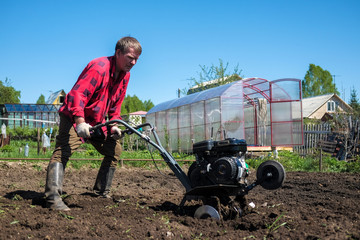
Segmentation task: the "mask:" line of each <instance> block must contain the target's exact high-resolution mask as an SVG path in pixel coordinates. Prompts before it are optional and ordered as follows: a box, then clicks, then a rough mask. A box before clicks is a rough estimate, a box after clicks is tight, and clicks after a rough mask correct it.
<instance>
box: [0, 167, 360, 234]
mask: <svg viewBox="0 0 360 240" xmlns="http://www.w3.org/2000/svg"><path fill="white" fill-rule="evenodd" d="M46 165H47V163H44V164H39V163H37V164H33V163H14V162H0V178H1V181H0V182H1V183H0V230H1V231H0V239H264V238H266V239H359V238H360V221H359V218H360V206H359V203H360V201H359V199H360V174H337V173H304V172H289V173H287V177H286V181H285V184H284V186H283V187H282V188H281V189H278V190H274V191H267V190H264V189H262V188H261V187H260V186H259V187H256V188H255V189H254V190H252V191H251V192H250V193H249V194H248V195H247V200H248V202H253V203H255V208H253V209H252V210H251V211H250V213H248V214H247V215H245V216H244V217H242V218H238V219H235V220H227V221H216V220H213V219H195V218H193V216H192V214H193V212H194V211H195V209H196V207H198V206H200V205H199V203H198V202H194V201H193V202H190V203H189V202H188V203H187V204H186V205H185V208H184V209H183V211H179V209H178V205H179V204H180V202H181V200H182V197H183V194H184V188H183V187H182V185H181V184H180V182H179V181H178V180H176V179H174V175H173V174H172V173H171V172H170V171H165V173H164V175H162V174H160V173H159V172H158V171H157V170H146V169H142V168H119V169H118V170H117V171H116V174H115V178H114V183H113V194H114V196H116V200H118V201H117V202H115V201H114V200H113V199H105V198H98V197H95V196H93V195H92V191H91V189H92V186H93V183H94V181H95V177H96V174H97V169H92V168H85V167H83V168H82V169H80V170H75V169H71V168H67V169H66V176H65V183H64V191H66V193H67V195H68V196H67V197H66V198H65V202H66V203H67V204H68V206H69V207H70V208H71V211H70V212H58V211H51V210H49V209H47V208H44V207H43V205H44V200H43V190H44V183H45V175H46V172H45V168H46ZM39 166H40V167H41V168H39ZM251 176H252V178H253V177H254V176H255V172H252V174H251ZM250 180H253V179H251V177H250Z"/></svg>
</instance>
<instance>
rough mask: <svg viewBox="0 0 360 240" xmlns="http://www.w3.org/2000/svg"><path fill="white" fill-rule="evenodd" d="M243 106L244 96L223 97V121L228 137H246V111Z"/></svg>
mask: <svg viewBox="0 0 360 240" xmlns="http://www.w3.org/2000/svg"><path fill="white" fill-rule="evenodd" d="M242 107H243V103H242V97H240V98H235V97H233V98H221V113H222V120H221V121H222V124H223V126H224V130H225V134H226V137H227V138H238V139H244V138H245V134H244V111H243V108H242ZM224 137H225V136H224Z"/></svg>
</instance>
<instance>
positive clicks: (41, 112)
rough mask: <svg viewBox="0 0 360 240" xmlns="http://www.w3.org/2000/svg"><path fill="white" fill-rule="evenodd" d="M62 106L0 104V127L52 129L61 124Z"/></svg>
mask: <svg viewBox="0 0 360 240" xmlns="http://www.w3.org/2000/svg"><path fill="white" fill-rule="evenodd" d="M60 106H61V105H60V104H24V103H16V104H15V103H6V104H0V125H2V124H3V123H5V125H6V126H8V127H10V128H15V127H25V126H27V127H30V128H35V127H50V126H53V125H55V124H58V122H59V114H58V110H59V108H60Z"/></svg>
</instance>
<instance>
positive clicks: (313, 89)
mask: <svg viewBox="0 0 360 240" xmlns="http://www.w3.org/2000/svg"><path fill="white" fill-rule="evenodd" d="M302 91H303V97H313V96H318V95H323V94H328V93H336V94H339V91H338V90H337V88H336V86H335V83H333V78H332V76H331V74H330V72H329V71H327V70H323V69H322V68H321V67H320V66H316V65H315V64H310V65H309V70H308V71H307V72H306V75H305V79H304V80H302Z"/></svg>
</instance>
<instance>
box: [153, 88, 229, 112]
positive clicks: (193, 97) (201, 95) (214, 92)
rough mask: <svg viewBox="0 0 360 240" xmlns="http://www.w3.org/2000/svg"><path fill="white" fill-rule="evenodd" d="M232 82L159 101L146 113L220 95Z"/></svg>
mask: <svg viewBox="0 0 360 240" xmlns="http://www.w3.org/2000/svg"><path fill="white" fill-rule="evenodd" d="M234 83H236V82H233V83H229V84H226V85H221V86H219V87H216V88H210V89H207V90H204V91H201V92H197V93H193V94H190V95H187V96H185V97H182V98H177V99H173V100H170V101H167V102H163V103H160V104H158V105H156V106H155V107H153V108H151V109H150V110H149V111H148V114H151V113H154V112H158V111H164V110H167V109H170V108H176V107H180V106H184V105H189V104H192V103H196V102H200V101H205V100H208V99H212V98H216V97H220V96H221V95H222V94H223V93H224V92H225V91H226V90H227V89H228V88H230V87H232V85H233V84H234Z"/></svg>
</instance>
